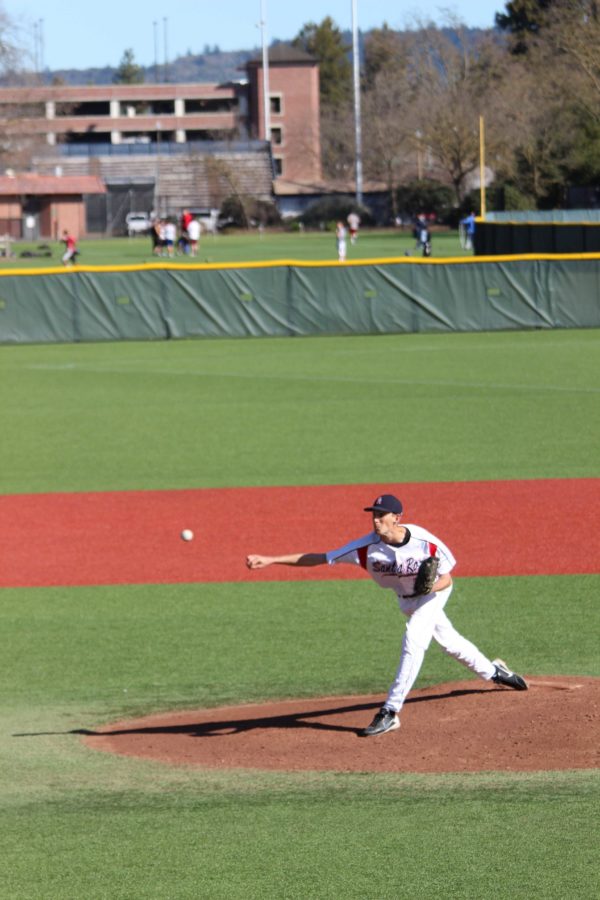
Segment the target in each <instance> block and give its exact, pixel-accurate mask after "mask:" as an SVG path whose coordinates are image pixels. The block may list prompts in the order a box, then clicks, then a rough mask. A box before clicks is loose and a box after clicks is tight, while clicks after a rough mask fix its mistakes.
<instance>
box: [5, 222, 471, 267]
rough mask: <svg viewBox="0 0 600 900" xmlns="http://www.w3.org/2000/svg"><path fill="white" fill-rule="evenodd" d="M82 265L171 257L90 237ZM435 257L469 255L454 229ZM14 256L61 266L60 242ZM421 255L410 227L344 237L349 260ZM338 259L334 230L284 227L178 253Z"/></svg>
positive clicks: (202, 257) (226, 259) (14, 263)
mask: <svg viewBox="0 0 600 900" xmlns="http://www.w3.org/2000/svg"><path fill="white" fill-rule="evenodd" d="M41 245H44V246H47V247H48V249H49V250H50V252H51V254H52V255H51V256H50V257H47V256H38V257H23V256H22V255H21V254H22V253H23V252H25V253H31V252H34V253H35V252H37V253H39V252H44V251H40V250H39V249H38V248H39V246H41ZM78 247H79V249H80V256H79V258H78V264H79V265H82V266H115V265H144V264H145V263H149V262H154V263H160V262H161V261H164V262H169V261H171V260H168V259H163V258H161V257H156V256H153V255H152V247H151V243H150V238H149V237H146V236H142V237H139V236H137V237H132V238H127V237H123V238H89V239H84V240H81V241H79V243H78ZM432 248H433V249H432V255H433V256H434V257H440V256H443V257H461V256H472V255H473V252H472V251H471V250H468V251H467V250H463V249H462V247H461V246H460V241H459V238H458V232H456V231H440V232H434V235H433V241H432ZM13 252H14V255H13V257H12V258H9V259H2V260H0V271H3V270H5V271H10V270H12V269H21V268H25V269H29V268H33V269H39V268H46V267H48V266H60V265H62V263H61V257H62V255H63V252H64V245H63V244H62V243H60V242H57V241H48V242H45V241H38V242H36V243H31V242H25V241H19V242H17V243H15V244H14V246H13ZM407 253H409V254H411V255H415V256H420V255H421V251H420V250H417V249H415V240H414V238H413V236H412V234H411V232H410V229H372V230H371V229H369V230H363V231H361V233H360V236H359V238H358V240H357V242H356V244H354V245H351V244H350V242H349V241H348V259H349V260H352V259H381V258H386V259H389V258H395V257H400V256H404V255H405V254H407ZM277 259H294V260H330V261H331V260H337V249H336V241H335V234H333V233H332V232H330V231H306V232H304V233H299V232H293V233H290V232H284V231H271V230H269V231H265V232H264V233H263V234H260V233H259V232H258V231H247V232H246V231H233V232H230V233H228V232H224V233H221V234H217V235H210V234H208V235H204V236H203V237H202V238H201V240H200V243H199V248H198V255H197V257H195V258H192V257H189V256H186V255H176V256H175V257H174V260H173V261H176V262H178V263H184V264H188V263H190V264H191V263H206V262H208V263H232V262H261V261H266V260H277Z"/></svg>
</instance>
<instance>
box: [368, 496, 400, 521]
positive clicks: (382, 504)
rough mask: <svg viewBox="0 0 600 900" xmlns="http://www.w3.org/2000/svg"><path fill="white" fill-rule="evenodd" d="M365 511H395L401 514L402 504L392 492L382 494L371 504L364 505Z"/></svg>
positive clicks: (398, 514)
mask: <svg viewBox="0 0 600 900" xmlns="http://www.w3.org/2000/svg"><path fill="white" fill-rule="evenodd" d="M365 512H382V513H395V514H396V515H397V516H401V515H402V504H401V503H400V501H399V500H398V498H397V497H394V495H393V494H382V495H381V496H380V497H378V498H377V500H375V502H374V503H373V506H365Z"/></svg>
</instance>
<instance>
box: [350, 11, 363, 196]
mask: <svg viewBox="0 0 600 900" xmlns="http://www.w3.org/2000/svg"><path fill="white" fill-rule="evenodd" d="M352 68H353V74H354V148H355V149H354V154H355V171H356V202H357V204H358V205H359V206H362V201H363V184H362V181H363V178H362V134H361V121H360V57H359V49H358V13H357V0H352Z"/></svg>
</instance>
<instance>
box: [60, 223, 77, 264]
mask: <svg viewBox="0 0 600 900" xmlns="http://www.w3.org/2000/svg"><path fill="white" fill-rule="evenodd" d="M62 242H63V244H64V245H65V252H64V253H63V257H62V263H63V266H71V265H73V263H76V262H77V257H78V255H79V250H78V249H77V241H76V240H75V238H74V237H73V235H72V234H71V232H70V231H68V230H67V229H66V228H65V230H64V231H63V236H62Z"/></svg>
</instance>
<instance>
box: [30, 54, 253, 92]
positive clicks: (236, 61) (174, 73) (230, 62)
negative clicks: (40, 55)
mask: <svg viewBox="0 0 600 900" xmlns="http://www.w3.org/2000/svg"><path fill="white" fill-rule="evenodd" d="M259 52H260V51H259V50H234V51H230V52H221V51H219V50H216V51H211V52H210V53H199V54H197V55H194V54H191V53H188V54H186V55H185V56H180V57H178V58H177V59H175V60H173V62H170V63H169V64H168V66H167V67H166V69H165V66H164V65H163V64H162V63H160V64H159V65H158V66H157V67H156V68H155V67H154V66H141V68H142V71H143V72H144V82H145V83H146V84H153V83H155V82H165V81H167V82H172V83H175V82H177V83H188V84H189V83H199V82H209V83H211V84H212V83H215V82H216V83H218V84H220V83H222V82H227V81H239V80H240V79H241V78H243V77H244V73H243V71H240V69H241V70H243V68H244V65H245V63H246V62H247V61H248V60H249V59H252V58H253V57H254V56H256V55H257V53H259ZM117 68H118V67H117V66H114V67H113V66H105V67H104V68H102V69H56V70H54V71H52V72H45V73H44V75H43V81H44V83H45V84H52V82H57V81H59V82H63V83H64V84H73V85H81V84H112V83H113V77H114V74H115V72H116V70H117Z"/></svg>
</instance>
